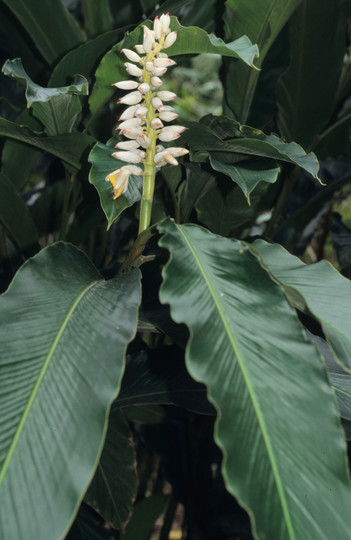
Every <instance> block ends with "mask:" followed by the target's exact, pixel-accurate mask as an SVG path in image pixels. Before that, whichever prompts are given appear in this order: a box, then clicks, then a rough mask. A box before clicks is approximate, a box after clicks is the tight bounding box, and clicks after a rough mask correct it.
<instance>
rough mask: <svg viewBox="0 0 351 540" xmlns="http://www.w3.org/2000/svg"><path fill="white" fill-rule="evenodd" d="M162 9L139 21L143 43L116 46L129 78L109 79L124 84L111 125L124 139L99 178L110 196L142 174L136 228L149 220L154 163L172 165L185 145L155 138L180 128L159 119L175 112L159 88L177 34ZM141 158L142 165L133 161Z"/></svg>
mask: <svg viewBox="0 0 351 540" xmlns="http://www.w3.org/2000/svg"><path fill="white" fill-rule="evenodd" d="M169 26H170V16H169V15H168V14H166V15H165V14H163V15H161V17H160V18H158V17H156V18H155V20H154V23H153V29H152V30H151V29H149V28H147V27H146V26H144V27H143V28H144V37H143V43H142V44H138V45H135V47H134V48H135V51H132V50H130V49H123V50H122V51H121V52H122V53H123V54H124V55H125V56H126V57H127V59H128V60H129V61H128V62H126V63H125V64H124V65H125V67H126V70H127V73H128V74H129V75H131V76H132V77H136V78H137V81H135V80H126V81H119V82H117V83H114V86H116V87H117V88H119V89H122V90H130V92H129V93H128V94H126V95H125V96H123V97H122V98H121V99H120V100H119V103H122V104H125V105H128V107H127V109H126V110H125V111H124V113H123V114H122V115H121V117H120V118H119V121H120V122H121V123H120V124H119V125H118V126H117V129H118V130H119V133H120V135H123V136H124V137H125V138H127V139H128V140H124V141H120V142H118V143H117V144H116V148H117V151H116V152H114V153H113V154H112V156H113V157H115V158H116V159H119V160H120V161H124V162H126V163H127V165H125V166H123V167H121V168H120V169H117V170H116V171H113V172H111V173H110V174H108V175H107V176H106V178H105V180H106V181H108V182H110V183H111V185H112V187H113V193H114V196H113V198H114V199H117V198H118V197H119V196H120V195H122V193H125V192H126V191H127V189H128V181H129V177H130V175H136V176H142V177H143V192H142V198H141V204H140V220H139V234H140V233H141V232H142V231H144V230H145V229H147V228H148V227H149V225H150V222H151V210H152V201H153V195H154V189H155V174H156V168H159V167H162V166H164V165H167V164H170V165H178V161H177V159H176V157H180V156H183V155H185V154H187V153H188V152H189V151H188V150H187V149H186V148H180V147H175V146H173V147H172V146H171V147H168V148H165V147H164V146H162V145H159V144H158V140H159V141H162V142H166V143H169V142H172V141H175V140H176V139H178V138H179V137H180V135H181V133H182V132H183V131H184V130H185V129H186V128H185V127H184V126H175V125H169V126H165V125H164V122H171V121H173V120H175V119H176V118H177V117H178V115H177V114H176V112H175V110H174V109H173V107H171V106H169V105H164V102H169V101H172V100H173V99H175V98H176V94H174V93H173V92H169V91H167V90H159V88H160V86H161V85H162V79H161V77H163V75H164V74H165V73H166V72H167V69H168V68H169V67H170V66H172V65H174V64H175V62H174V61H173V60H171V59H170V58H168V55H167V54H166V53H164V52H161V51H163V50H164V49H167V48H168V47H170V46H171V45H173V43H174V42H175V41H176V39H177V32H171V30H170V27H169ZM140 163H141V164H142V165H143V169H142V168H140V167H139V166H137V164H140Z"/></svg>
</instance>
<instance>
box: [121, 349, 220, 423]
mask: <svg viewBox="0 0 351 540" xmlns="http://www.w3.org/2000/svg"><path fill="white" fill-rule="evenodd" d="M145 404H153V405H155V404H156V405H157V404H163V405H177V406H179V407H184V408H186V409H189V410H191V411H194V412H197V413H199V414H214V413H215V411H214V409H213V407H212V405H211V404H210V403H209V402H208V401H207V399H206V388H205V387H204V386H203V385H200V384H199V383H197V382H196V381H194V380H193V379H192V378H191V377H190V376H189V374H188V372H187V371H186V369H185V366H184V362H183V352H182V350H181V349H178V348H175V347H161V348H159V349H157V350H155V351H150V352H146V351H140V352H139V353H137V354H135V355H132V356H131V357H129V358H127V364H126V370H125V373H124V376H123V380H122V385H121V391H120V393H119V395H118V398H117V399H116V401H115V402H114V404H113V407H130V406H133V405H145Z"/></svg>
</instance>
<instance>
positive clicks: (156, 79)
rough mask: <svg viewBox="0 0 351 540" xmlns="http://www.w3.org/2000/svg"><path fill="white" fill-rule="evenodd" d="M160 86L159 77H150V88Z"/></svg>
mask: <svg viewBox="0 0 351 540" xmlns="http://www.w3.org/2000/svg"><path fill="white" fill-rule="evenodd" d="M161 85H162V80H161V79H160V78H159V77H151V86H153V87H155V88H157V87H158V86H161Z"/></svg>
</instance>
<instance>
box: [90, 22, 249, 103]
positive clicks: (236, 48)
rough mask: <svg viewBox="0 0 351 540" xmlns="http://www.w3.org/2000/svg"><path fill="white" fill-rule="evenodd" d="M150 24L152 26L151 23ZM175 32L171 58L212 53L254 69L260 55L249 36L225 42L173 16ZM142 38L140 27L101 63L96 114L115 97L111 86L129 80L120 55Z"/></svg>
mask: <svg viewBox="0 0 351 540" xmlns="http://www.w3.org/2000/svg"><path fill="white" fill-rule="evenodd" d="M146 23H147V21H146ZM144 24H145V23H144ZM148 24H149V26H150V22H149V23H148ZM171 29H172V31H177V41H176V42H175V44H174V45H172V47H170V48H169V49H167V54H169V56H177V55H182V54H201V53H212V54H220V55H223V56H230V57H233V58H240V59H241V60H243V61H244V62H245V63H247V64H248V65H250V66H253V62H254V59H255V57H256V56H257V55H258V49H257V47H256V45H252V43H251V42H250V40H249V39H248V38H247V37H246V36H243V37H241V38H239V39H237V40H235V41H232V42H231V43H224V41H223V40H222V39H220V38H218V37H216V36H215V35H214V34H207V32H205V30H202V29H201V28H197V27H194V26H192V27H185V26H181V25H180V24H179V22H178V20H177V18H176V17H171ZM142 36H143V29H142V27H141V26H138V27H137V28H136V29H135V30H133V32H130V33H127V34H126V36H125V38H124V39H123V41H121V42H120V43H118V44H117V45H116V46H115V47H113V48H112V49H111V50H110V51H109V52H108V53H107V54H106V55H105V56H104V57H103V59H102V60H101V62H100V65H99V67H98V69H97V71H96V74H95V75H96V83H95V86H94V88H93V91H92V93H91V96H90V100H89V103H90V109H91V112H92V113H94V112H96V111H97V110H98V109H99V107H100V106H101V105H102V104H103V103H105V102H106V100H108V99H109V98H110V97H111V96H112V95H113V91H114V90H113V89H111V84H112V83H114V82H117V81H119V80H123V79H125V77H126V70H125V67H124V58H123V55H121V54H119V53H120V51H121V49H123V48H125V49H132V48H133V46H134V45H135V44H137V43H142V40H143V37H142Z"/></svg>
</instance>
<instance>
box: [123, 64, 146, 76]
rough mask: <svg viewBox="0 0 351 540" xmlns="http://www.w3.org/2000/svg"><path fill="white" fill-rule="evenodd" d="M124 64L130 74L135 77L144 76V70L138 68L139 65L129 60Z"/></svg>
mask: <svg viewBox="0 0 351 540" xmlns="http://www.w3.org/2000/svg"><path fill="white" fill-rule="evenodd" d="M124 65H125V67H126V70H127V73H129V75H132V76H133V77H142V75H143V70H142V69H140V68H138V66H135V65H134V64H130V63H129V62H125V64H124Z"/></svg>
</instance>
